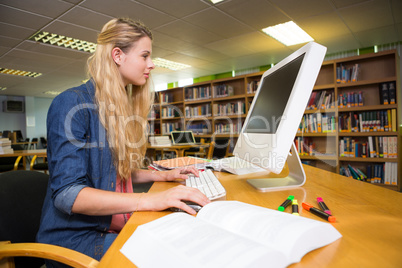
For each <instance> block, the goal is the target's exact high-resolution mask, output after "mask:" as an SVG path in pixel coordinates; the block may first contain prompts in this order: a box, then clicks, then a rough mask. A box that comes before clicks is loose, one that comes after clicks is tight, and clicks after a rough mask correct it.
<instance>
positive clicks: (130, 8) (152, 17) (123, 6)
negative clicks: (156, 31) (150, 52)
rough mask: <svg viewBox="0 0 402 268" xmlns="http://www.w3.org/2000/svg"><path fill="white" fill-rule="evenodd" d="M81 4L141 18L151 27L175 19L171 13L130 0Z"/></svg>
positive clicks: (100, 11) (97, 10)
mask: <svg viewBox="0 0 402 268" xmlns="http://www.w3.org/2000/svg"><path fill="white" fill-rule="evenodd" d="M81 6H83V7H86V8H89V9H91V10H93V11H96V12H99V13H102V14H107V15H109V16H112V17H116V18H117V17H129V18H132V19H136V20H137V19H139V20H141V21H142V22H143V23H144V24H145V25H146V26H147V27H148V28H150V29H153V28H155V27H158V26H161V25H164V24H165V23H168V22H171V21H173V20H174V18H173V17H172V16H170V15H167V14H164V13H162V12H160V11H157V10H155V9H153V8H149V7H147V6H145V5H144V4H141V3H137V2H134V1H130V0H114V1H110V0H86V1H85V2H83V3H82V4H81ZM99 30H100V29H99Z"/></svg>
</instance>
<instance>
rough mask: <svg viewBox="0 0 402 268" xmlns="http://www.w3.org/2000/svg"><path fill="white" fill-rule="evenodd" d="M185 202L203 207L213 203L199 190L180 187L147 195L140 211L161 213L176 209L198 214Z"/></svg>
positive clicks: (141, 202) (143, 198) (140, 205)
mask: <svg viewBox="0 0 402 268" xmlns="http://www.w3.org/2000/svg"><path fill="white" fill-rule="evenodd" d="M184 201H191V202H194V203H197V204H199V205H201V206H205V205H206V204H208V203H210V202H211V201H210V200H209V199H208V198H207V197H206V196H205V195H204V194H203V193H201V192H200V191H199V190H198V189H195V188H191V187H186V186H184V185H179V186H176V187H173V188H171V189H169V190H166V191H163V192H159V193H147V194H146V195H144V196H143V197H142V198H141V200H140V204H139V205H138V210H148V211H161V210H165V209H168V208H172V207H174V208H179V209H181V210H184V211H185V212H187V213H189V214H192V215H194V214H196V212H195V210H194V209H192V208H191V207H189V206H188V205H187V204H185V203H184Z"/></svg>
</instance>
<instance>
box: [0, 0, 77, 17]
mask: <svg viewBox="0 0 402 268" xmlns="http://www.w3.org/2000/svg"><path fill="white" fill-rule="evenodd" d="M1 3H2V4H5V5H8V6H10V7H15V8H18V9H21V10H24V11H27V12H29V13H36V14H38V15H43V16H45V17H51V18H56V17H57V16H59V15H61V14H63V13H64V12H65V11H66V10H68V9H69V8H71V7H73V4H71V3H66V2H65V1H55V0H40V1H32V0H28V1H27V0H1Z"/></svg>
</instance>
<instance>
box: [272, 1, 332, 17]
mask: <svg viewBox="0 0 402 268" xmlns="http://www.w3.org/2000/svg"><path fill="white" fill-rule="evenodd" d="M270 2H271V3H272V4H273V5H274V6H276V7H277V8H278V9H280V10H281V11H282V12H283V13H285V14H286V15H287V16H289V18H291V19H292V20H297V19H300V18H306V17H310V16H316V15H320V14H323V13H328V12H332V11H334V8H333V7H332V5H331V4H330V3H329V2H328V1H323V0H304V1H303V4H301V3H300V0H270Z"/></svg>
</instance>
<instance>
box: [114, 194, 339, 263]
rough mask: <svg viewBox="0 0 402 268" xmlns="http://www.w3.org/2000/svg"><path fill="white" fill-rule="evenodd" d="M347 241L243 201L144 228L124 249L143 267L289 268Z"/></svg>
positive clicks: (325, 227) (326, 228) (323, 226)
mask: <svg viewBox="0 0 402 268" xmlns="http://www.w3.org/2000/svg"><path fill="white" fill-rule="evenodd" d="M340 237H342V235H341V234H340V233H339V232H338V231H337V230H336V229H335V228H334V227H333V226H332V225H331V224H329V223H325V222H321V221H316V220H311V219H308V218H304V217H301V216H295V215H291V214H287V213H285V212H279V211H276V210H271V209H267V208H263V207H258V206H254V205H249V204H246V203H242V202H238V201H216V202H212V203H209V204H208V205H206V206H204V207H203V208H202V209H201V210H200V211H199V213H198V215H197V217H194V216H191V215H189V214H186V213H179V212H178V213H173V214H169V215H167V216H164V217H162V218H159V219H157V220H155V221H152V222H149V223H147V224H144V225H141V226H139V227H138V228H137V230H136V231H135V232H134V233H133V235H132V236H131V237H130V238H129V239H128V240H127V242H126V243H125V244H124V246H123V247H122V248H121V252H122V253H123V254H124V255H125V256H126V257H127V258H128V259H129V260H131V261H132V262H133V263H134V264H135V265H137V266H138V267H141V268H142V267H144V268H147V267H186V268H187V267H208V268H211V267H217V268H218V267H219V268H221V267H230V268H233V267H253V268H254V267H286V266H288V265H290V264H292V263H296V262H299V261H300V260H301V258H302V257H303V256H304V255H305V254H306V253H308V252H309V251H312V250H314V249H316V248H319V247H322V246H325V245H328V244H330V243H332V242H334V241H335V240H337V239H338V238H340Z"/></svg>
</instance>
